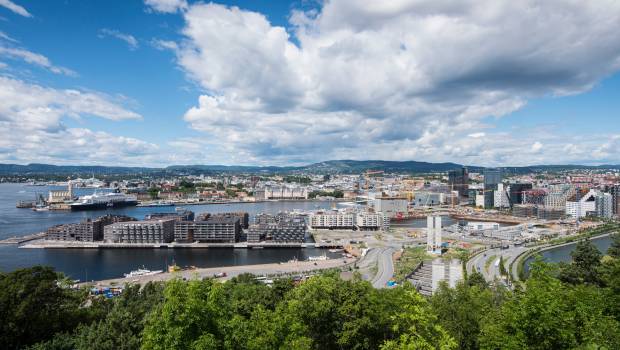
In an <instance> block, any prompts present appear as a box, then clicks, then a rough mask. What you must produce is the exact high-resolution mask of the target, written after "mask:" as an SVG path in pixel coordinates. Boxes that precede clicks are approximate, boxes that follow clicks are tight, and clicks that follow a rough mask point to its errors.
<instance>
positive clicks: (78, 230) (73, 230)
mask: <svg viewBox="0 0 620 350" xmlns="http://www.w3.org/2000/svg"><path fill="white" fill-rule="evenodd" d="M135 220H136V219H134V218H132V217H129V216H124V215H105V216H101V217H98V218H96V219H94V220H91V219H86V220H84V221H82V222H79V223H71V224H61V225H56V226H52V227H50V228H49V229H47V232H46V233H47V234H46V239H49V240H54V241H80V242H96V241H101V240H103V238H104V237H103V236H104V227H106V226H107V225H110V224H113V223H116V222H125V221H135Z"/></svg>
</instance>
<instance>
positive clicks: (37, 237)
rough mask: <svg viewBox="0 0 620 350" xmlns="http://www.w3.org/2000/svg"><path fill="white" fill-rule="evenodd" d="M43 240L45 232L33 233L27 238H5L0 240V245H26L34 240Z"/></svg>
mask: <svg viewBox="0 0 620 350" xmlns="http://www.w3.org/2000/svg"><path fill="white" fill-rule="evenodd" d="M43 238H45V232H39V233H34V234H31V235H27V236H21V237H18V236H14V237H10V238H6V239H3V240H0V244H18V245H19V244H23V243H27V242H31V241H34V240H40V239H43Z"/></svg>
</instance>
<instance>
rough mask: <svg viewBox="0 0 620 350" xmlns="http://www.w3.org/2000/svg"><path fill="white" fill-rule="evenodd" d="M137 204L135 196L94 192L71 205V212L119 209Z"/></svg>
mask: <svg viewBox="0 0 620 350" xmlns="http://www.w3.org/2000/svg"><path fill="white" fill-rule="evenodd" d="M137 204H138V199H137V198H136V197H135V196H128V195H126V194H123V193H116V192H112V193H103V194H99V193H97V192H95V193H93V194H91V195H87V196H82V197H80V198H79V199H78V201H77V202H75V203H71V210H91V209H106V208H121V207H129V206H134V205H137Z"/></svg>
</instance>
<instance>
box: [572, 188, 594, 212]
mask: <svg viewBox="0 0 620 350" xmlns="http://www.w3.org/2000/svg"><path fill="white" fill-rule="evenodd" d="M584 192H585V191H582V190H579V191H577V192H576V193H575V194H574V195H573V196H572V197H570V198H569V199H568V200H567V201H566V215H567V216H570V217H573V218H583V217H585V216H588V215H596V191H595V190H589V191H588V192H585V193H584Z"/></svg>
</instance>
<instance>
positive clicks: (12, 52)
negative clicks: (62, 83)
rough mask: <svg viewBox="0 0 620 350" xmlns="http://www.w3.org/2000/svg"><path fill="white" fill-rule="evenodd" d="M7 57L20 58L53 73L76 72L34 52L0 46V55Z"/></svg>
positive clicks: (74, 74) (70, 73)
mask: <svg viewBox="0 0 620 350" xmlns="http://www.w3.org/2000/svg"><path fill="white" fill-rule="evenodd" d="M2 56H4V57H8V58H12V59H20V60H22V61H24V62H26V63H29V64H33V65H36V66H39V67H41V68H45V69H47V70H49V71H50V72H52V73H55V74H64V75H68V76H76V75H77V73H75V72H74V71H72V70H71V69H69V68H64V67H60V66H56V65H54V64H52V62H51V61H50V60H49V58H47V57H45V56H43V55H41V54H38V53H36V52H32V51H28V50H26V49H21V48H13V47H4V46H0V57H2Z"/></svg>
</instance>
